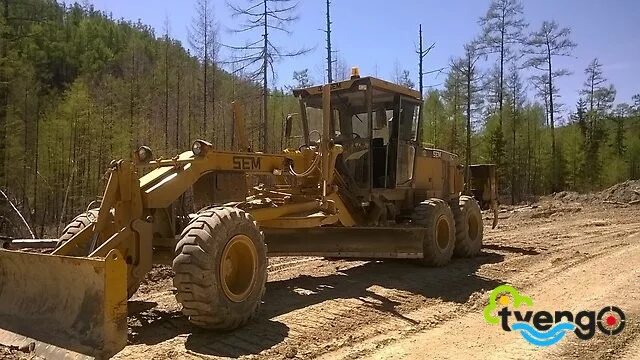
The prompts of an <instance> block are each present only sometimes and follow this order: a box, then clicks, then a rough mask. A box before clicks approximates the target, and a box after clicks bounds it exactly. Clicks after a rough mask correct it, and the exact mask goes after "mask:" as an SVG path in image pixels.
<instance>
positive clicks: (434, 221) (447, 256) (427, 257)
mask: <svg viewBox="0 0 640 360" xmlns="http://www.w3.org/2000/svg"><path fill="white" fill-rule="evenodd" d="M411 219H412V222H413V223H414V224H415V225H417V226H420V227H424V228H426V229H427V232H426V234H425V236H424V238H423V240H422V252H423V255H422V259H423V263H424V264H425V265H427V266H434V267H439V266H444V265H446V264H448V263H449V261H451V257H452V256H453V249H454V247H455V236H454V233H455V226H454V219H453V213H452V212H451V209H450V208H449V205H448V204H447V203H446V202H445V201H444V200H441V199H429V200H425V201H423V202H421V203H420V204H418V206H416V207H415V209H414V211H413V215H412V217H411Z"/></svg>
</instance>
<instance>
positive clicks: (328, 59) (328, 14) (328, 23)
mask: <svg viewBox="0 0 640 360" xmlns="http://www.w3.org/2000/svg"><path fill="white" fill-rule="evenodd" d="M331 24H332V23H331V1H330V0H327V29H326V30H325V31H324V32H325V33H326V34H327V79H328V80H329V81H328V82H329V83H332V82H333V73H332V71H331V66H332V64H333V60H331V55H332V54H331Z"/></svg>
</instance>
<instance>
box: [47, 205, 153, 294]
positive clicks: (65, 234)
mask: <svg viewBox="0 0 640 360" xmlns="http://www.w3.org/2000/svg"><path fill="white" fill-rule="evenodd" d="M97 218H98V209H91V210H89V211H87V212H84V213H82V214H80V215H78V216H76V217H75V218H73V220H71V222H70V223H69V224H68V225H67V226H66V227H65V228H64V230H63V231H62V235H61V236H60V239H59V240H58V243H57V244H56V249H57V248H59V247H60V246H62V245H64V244H65V243H66V242H67V241H69V240H71V238H72V237H74V236H75V235H76V234H77V233H79V232H80V231H81V230H82V229H84V228H86V227H87V226H89V225H91V222H92V219H94V220H95V219H97ZM93 250H94V249H91V248H90V245H87V247H86V248H84V249H82V251H81V253H76V254H73V255H74V256H88V255H89V254H91V252H92V251H93ZM128 280H129V284H127V296H128V298H129V299H130V298H131V297H132V296H133V295H134V294H135V293H136V291H138V288H139V287H140V282H139V281H132V279H131V277H129V278H128Z"/></svg>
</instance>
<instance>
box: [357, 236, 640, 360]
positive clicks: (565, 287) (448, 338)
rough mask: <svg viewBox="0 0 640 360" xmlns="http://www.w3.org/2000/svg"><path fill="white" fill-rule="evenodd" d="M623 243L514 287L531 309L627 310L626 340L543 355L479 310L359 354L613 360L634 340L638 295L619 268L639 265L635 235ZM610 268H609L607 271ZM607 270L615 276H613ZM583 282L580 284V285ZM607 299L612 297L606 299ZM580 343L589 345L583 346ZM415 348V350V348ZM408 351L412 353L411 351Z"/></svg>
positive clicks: (573, 344) (632, 277) (574, 343)
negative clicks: (566, 306)
mask: <svg viewBox="0 0 640 360" xmlns="http://www.w3.org/2000/svg"><path fill="white" fill-rule="evenodd" d="M626 240H628V241H629V242H631V243H632V245H630V246H625V247H617V248H615V250H614V251H611V252H609V253H608V254H603V255H601V256H599V257H593V258H591V259H590V261H587V262H583V263H581V264H580V265H578V266H574V267H571V268H568V269H566V271H564V272H562V273H559V274H557V275H556V276H551V277H548V276H542V277H541V278H540V280H541V281H539V282H538V284H536V285H534V286H532V287H530V288H529V287H526V286H523V285H521V284H519V283H518V282H515V283H514V284H515V285H516V286H517V287H518V288H519V289H521V290H522V289H525V290H523V293H525V294H527V295H531V296H533V298H534V301H535V304H536V305H542V306H544V305H547V306H548V307H549V308H553V307H554V306H557V305H558V304H562V303H563V302H564V303H566V302H569V304H572V305H573V306H569V308H573V309H572V310H577V309H582V308H593V309H595V310H599V309H600V308H601V307H602V306H605V305H611V304H615V305H619V306H622V307H623V308H624V309H625V310H626V312H627V315H628V318H629V317H631V320H630V325H628V326H629V329H625V332H624V334H625V336H622V337H620V338H616V337H614V338H610V337H606V336H604V335H602V336H597V337H596V338H595V339H594V340H593V341H592V342H587V343H584V342H582V341H579V340H577V339H570V340H568V342H567V341H565V344H563V345H562V346H561V347H560V348H553V349H548V350H547V349H544V350H543V349H539V348H535V347H533V346H531V345H528V344H526V343H525V342H524V341H523V340H522V339H520V338H519V337H517V336H509V335H511V334H506V333H504V332H501V331H500V330H496V329H493V328H491V327H489V326H488V325H486V324H485V323H484V320H483V319H482V315H481V313H480V312H479V311H478V312H474V313H471V314H466V315H465V316H463V317H461V318H459V319H457V320H454V321H450V322H447V323H444V324H441V325H440V326H438V327H436V328H434V329H433V330H432V331H426V332H422V333H420V334H418V335H416V336H415V337H409V338H404V339H402V340H401V341H399V342H397V343H396V344H393V345H391V346H387V347H385V348H383V349H382V350H380V351H378V352H369V353H362V352H361V353H360V354H358V355H360V356H361V355H366V354H371V356H372V357H374V358H388V359H391V358H397V357H398V356H401V357H407V358H420V357H421V356H423V355H424V352H423V351H427V349H428V350H429V351H430V354H433V356H432V357H434V358H450V357H453V356H452V354H455V355H456V356H457V357H460V356H462V357H465V356H471V357H474V358H501V359H504V358H540V359H542V358H545V359H548V358H549V357H551V358H564V357H565V356H568V355H574V356H575V357H576V358H585V357H604V358H607V357H609V356H611V357H613V356H614V355H616V354H618V353H622V352H623V351H624V347H625V346H626V344H627V343H629V342H631V341H633V339H634V338H636V336H637V329H636V327H637V325H636V323H637V321H638V318H637V315H636V314H637V306H638V303H637V300H638V297H639V296H640V295H639V293H638V289H637V288H635V290H634V289H629V284H631V283H633V282H634V281H636V282H637V280H638V278H639V277H640V269H639V268H638V267H635V268H633V269H627V268H626V267H625V266H624V265H622V264H633V263H634V260H635V263H636V264H637V263H638V259H640V235H636V236H634V237H631V238H626ZM609 265H612V266H611V267H609V268H608V266H609ZM609 271H611V272H613V273H615V274H618V275H617V276H615V277H612V276H611V275H612V274H611V273H610V272H609ZM585 273H587V274H585ZM583 278H584V280H582V279H583ZM612 278H615V281H612ZM576 279H581V281H576ZM612 294H613V297H611V295H612ZM563 300H564V301H563ZM485 303H486V302H484V303H483V305H484V304H485ZM634 306H636V307H634ZM492 330H493V331H492ZM452 334H455V335H452ZM571 337H573V336H571ZM585 344H588V345H589V346H585ZM603 344H606V345H603ZM416 345H419V346H417V348H415V347H416ZM411 347H413V348H414V349H413V350H410V349H411ZM482 350H484V351H482ZM447 354H449V355H447ZM430 356H431V355H430Z"/></svg>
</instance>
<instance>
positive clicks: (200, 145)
mask: <svg viewBox="0 0 640 360" xmlns="http://www.w3.org/2000/svg"><path fill="white" fill-rule="evenodd" d="M209 149H211V144H210V143H208V142H206V141H204V140H196V141H194V142H193V145H192V146H191V151H192V152H193V155H195V156H204V155H205V154H206V153H207V151H209Z"/></svg>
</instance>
